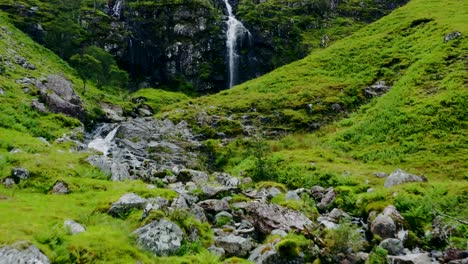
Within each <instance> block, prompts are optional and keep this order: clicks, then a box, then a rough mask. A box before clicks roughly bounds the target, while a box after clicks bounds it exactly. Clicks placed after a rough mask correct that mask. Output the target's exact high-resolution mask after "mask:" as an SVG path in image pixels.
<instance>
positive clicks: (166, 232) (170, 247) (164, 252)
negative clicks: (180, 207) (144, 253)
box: [135, 219, 184, 256]
mask: <svg viewBox="0 0 468 264" xmlns="http://www.w3.org/2000/svg"><path fill="white" fill-rule="evenodd" d="M135 234H136V235H137V236H138V238H137V242H138V244H139V245H140V246H142V247H143V248H145V249H147V250H149V251H151V252H153V253H154V254H156V255H158V256H169V255H173V254H175V253H176V252H177V250H178V249H179V248H180V247H181V245H182V240H183V239H184V233H183V232H182V230H181V229H180V227H179V226H178V225H176V224H175V223H174V222H171V221H168V220H164V219H163V220H159V221H155V222H152V223H150V224H148V225H145V226H143V227H141V228H138V229H137V230H136V231H135Z"/></svg>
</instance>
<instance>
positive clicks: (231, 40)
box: [224, 0, 250, 88]
mask: <svg viewBox="0 0 468 264" xmlns="http://www.w3.org/2000/svg"><path fill="white" fill-rule="evenodd" d="M224 3H225V4H226V9H227V12H228V20H227V21H226V24H227V31H226V48H227V54H228V60H229V88H231V87H233V86H234V85H236V84H237V83H236V82H237V72H238V66H239V65H238V64H239V63H238V62H239V55H238V54H237V43H238V41H239V40H240V38H241V37H242V36H244V35H245V34H248V35H249V37H250V32H249V30H248V29H247V28H245V27H244V25H243V24H242V23H241V22H240V21H239V20H237V19H236V17H235V16H234V14H233V13H232V6H231V5H230V4H229V1H228V0H224Z"/></svg>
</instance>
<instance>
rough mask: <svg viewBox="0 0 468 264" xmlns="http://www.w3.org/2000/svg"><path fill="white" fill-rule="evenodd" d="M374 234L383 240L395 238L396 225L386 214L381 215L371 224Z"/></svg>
mask: <svg viewBox="0 0 468 264" xmlns="http://www.w3.org/2000/svg"><path fill="white" fill-rule="evenodd" d="M370 230H371V232H372V234H374V235H378V236H380V237H381V238H382V239H386V238H394V237H395V234H396V225H395V222H394V221H393V219H392V218H391V217H390V216H388V215H384V214H379V215H378V216H377V217H376V218H375V219H374V220H373V221H372V223H371V228H370Z"/></svg>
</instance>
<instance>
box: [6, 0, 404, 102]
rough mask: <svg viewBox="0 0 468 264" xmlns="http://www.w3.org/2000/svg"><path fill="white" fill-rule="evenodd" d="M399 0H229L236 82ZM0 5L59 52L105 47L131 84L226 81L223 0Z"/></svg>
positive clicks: (203, 85)
mask: <svg viewBox="0 0 468 264" xmlns="http://www.w3.org/2000/svg"><path fill="white" fill-rule="evenodd" d="M228 3H229V2H228ZM404 3H406V0H398V1H395V0H385V1H370V0H366V1H361V4H360V5H359V6H358V7H357V6H356V5H355V2H354V1H322V0H307V1H277V0H271V1H260V2H256V1H251V0H242V1H232V2H231V3H230V5H231V6H232V7H233V13H234V14H235V15H236V16H237V18H238V19H239V21H242V22H243V23H244V24H245V26H246V28H247V30H248V31H249V34H239V35H238V36H236V45H235V46H236V47H235V51H236V53H237V57H238V58H237V61H236V63H235V66H234V67H235V68H236V69H235V71H236V76H239V78H236V82H235V83H236V84H237V83H241V82H244V81H246V80H250V79H252V78H254V77H257V76H260V75H262V74H265V73H266V72H269V71H271V70H272V69H274V68H277V67H279V66H281V65H284V64H286V63H289V62H292V61H294V60H297V59H299V58H303V57H304V56H305V55H306V54H307V53H308V52H309V51H310V50H312V49H317V48H321V47H325V46H327V45H329V44H330V43H331V42H333V41H336V40H337V39H340V38H342V37H344V36H346V35H349V34H350V33H351V32H354V31H356V30H357V29H358V28H360V27H362V26H363V25H365V24H366V23H369V22H371V21H375V20H376V19H378V18H380V17H382V16H383V15H385V14H388V13H389V12H390V11H391V10H393V9H395V8H396V7H398V6H400V5H403V4H404ZM0 9H1V10H4V11H6V12H8V13H9V14H10V18H11V19H12V21H13V22H14V23H15V25H16V26H17V27H19V28H20V29H22V30H23V31H25V32H27V33H28V34H29V35H30V36H32V37H33V38H34V39H35V40H36V41H38V42H39V43H41V44H43V45H45V46H46V47H48V48H49V49H51V50H53V51H54V52H56V53H57V54H58V55H59V56H60V57H62V58H63V59H65V60H69V59H70V58H71V57H72V56H73V55H74V54H82V53H83V52H85V51H84V49H85V47H87V46H98V47H100V48H103V49H105V50H106V51H107V52H109V53H111V54H112V55H114V56H115V58H116V59H117V60H118V62H119V65H120V66H121V67H122V68H124V69H125V70H127V71H128V72H129V73H130V75H131V77H132V85H131V86H132V88H141V87H160V88H165V89H171V90H178V91H183V92H186V93H191V92H192V93H193V92H194V91H197V92H200V93H206V92H215V91H219V90H223V89H226V88H228V84H229V79H230V76H229V75H230V70H229V67H230V66H229V63H227V61H228V59H227V57H228V51H227V47H226V46H227V44H226V41H227V39H226V38H227V36H226V31H227V30H228V28H227V23H226V21H227V20H228V18H227V15H228V11H227V6H226V3H225V2H224V1H221V0H216V1H214V0H190V1H175V0H174V1H134V0H127V1H125V0H112V1H90V0H80V1H76V0H75V1H72V2H70V1H62V0H47V1H23V0H20V1H9V0H2V1H0ZM237 72H238V73H237Z"/></svg>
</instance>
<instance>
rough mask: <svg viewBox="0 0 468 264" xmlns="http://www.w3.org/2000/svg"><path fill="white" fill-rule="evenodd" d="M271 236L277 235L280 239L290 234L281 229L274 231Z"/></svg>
mask: <svg viewBox="0 0 468 264" xmlns="http://www.w3.org/2000/svg"><path fill="white" fill-rule="evenodd" d="M271 234H272V235H277V236H280V237H285V236H287V235H288V233H286V232H285V231H284V230H281V229H275V230H273V231H271Z"/></svg>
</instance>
